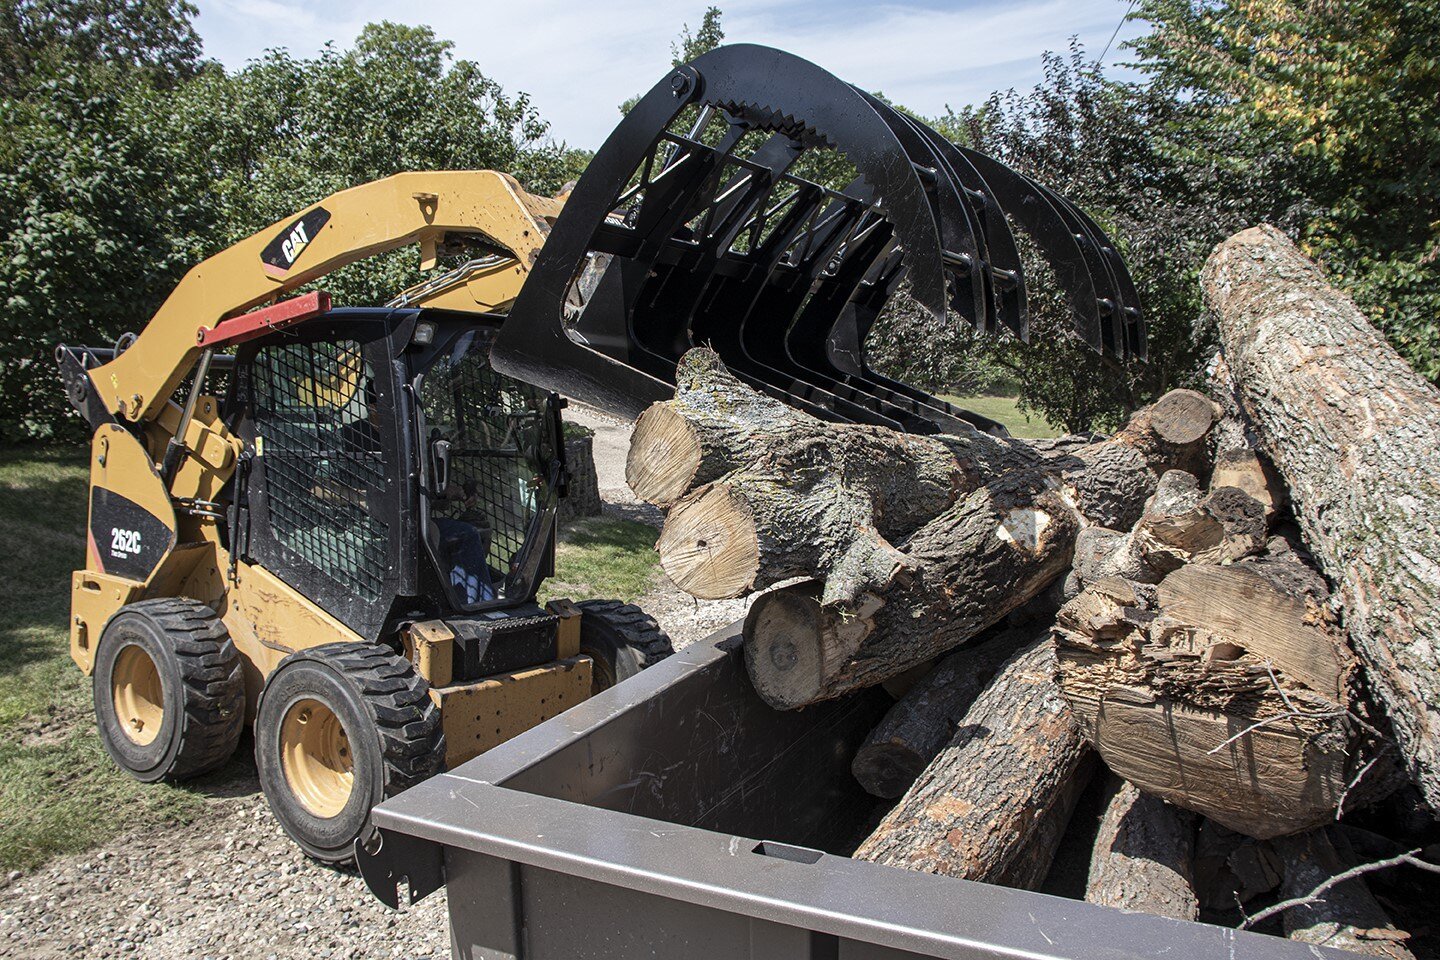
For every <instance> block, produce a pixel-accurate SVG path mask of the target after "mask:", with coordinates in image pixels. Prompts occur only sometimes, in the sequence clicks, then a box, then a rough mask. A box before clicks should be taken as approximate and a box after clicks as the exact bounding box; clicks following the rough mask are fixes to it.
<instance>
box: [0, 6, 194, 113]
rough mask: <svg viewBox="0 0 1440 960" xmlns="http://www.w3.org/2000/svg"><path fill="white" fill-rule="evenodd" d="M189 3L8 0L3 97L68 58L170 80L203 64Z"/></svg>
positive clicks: (0, 21)
mask: <svg viewBox="0 0 1440 960" xmlns="http://www.w3.org/2000/svg"><path fill="white" fill-rule="evenodd" d="M194 15H195V7H194V6H192V5H191V4H190V3H188V2H186V0H12V2H10V3H7V4H6V5H5V7H4V8H3V9H0V96H14V95H15V94H17V93H19V92H21V91H22V90H23V89H24V88H25V87H26V86H27V85H28V83H29V82H30V81H32V80H37V81H40V82H43V78H44V77H45V76H47V75H49V74H50V73H51V72H53V71H54V70H55V69H56V68H58V67H61V66H62V65H63V64H64V63H65V62H66V61H69V62H70V63H75V64H93V63H107V64H113V65H117V66H125V67H131V68H136V69H142V70H145V71H147V72H148V73H149V74H150V75H151V77H152V79H156V80H159V81H162V82H164V81H170V80H174V79H177V78H181V77H186V76H189V75H191V74H193V73H195V72H196V71H197V70H198V69H199V68H200V37H199V36H198V35H197V34H196V33H195V28H194V26H193V25H192V24H191V22H190V18H191V17H193V16H194Z"/></svg>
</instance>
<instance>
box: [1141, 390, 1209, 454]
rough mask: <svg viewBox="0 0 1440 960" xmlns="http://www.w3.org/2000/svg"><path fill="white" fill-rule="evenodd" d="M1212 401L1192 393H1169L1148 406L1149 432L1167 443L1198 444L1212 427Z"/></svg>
mask: <svg viewBox="0 0 1440 960" xmlns="http://www.w3.org/2000/svg"><path fill="white" fill-rule="evenodd" d="M1218 416H1219V411H1218V410H1217V409H1216V407H1215V403H1214V401H1212V400H1211V399H1210V398H1209V397H1207V396H1205V395H1204V394H1203V393H1197V392H1196V391H1194V390H1171V391H1170V392H1169V393H1167V394H1165V396H1163V397H1161V398H1160V399H1159V400H1157V401H1155V404H1154V405H1153V406H1152V407H1150V429H1152V430H1154V431H1155V433H1156V434H1157V435H1158V436H1159V437H1160V438H1161V439H1162V440H1165V441H1166V442H1168V443H1173V444H1177V445H1184V444H1192V443H1198V442H1199V441H1200V440H1202V439H1204V437H1205V435H1206V434H1207V433H1209V432H1210V428H1211V427H1212V426H1214V425H1215V421H1216V419H1217V418H1218Z"/></svg>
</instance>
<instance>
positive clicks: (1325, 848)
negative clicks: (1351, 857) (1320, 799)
mask: <svg viewBox="0 0 1440 960" xmlns="http://www.w3.org/2000/svg"><path fill="white" fill-rule="evenodd" d="M1333 830H1334V828H1333V827H1331V828H1321V829H1317V830H1311V831H1310V832H1308V833H1302V834H1299V835H1297V836H1293V837H1282V838H1279V839H1277V840H1274V841H1272V843H1273V845H1274V847H1275V850H1276V852H1277V853H1278V854H1279V855H1280V859H1281V862H1282V863H1283V865H1284V866H1283V871H1284V878H1283V880H1282V881H1281V884H1280V897H1281V899H1282V900H1294V899H1303V898H1307V897H1308V896H1309V895H1310V893H1311V892H1312V891H1314V890H1316V889H1317V888H1318V887H1320V885H1321V884H1323V883H1325V882H1326V881H1327V880H1329V879H1330V878H1331V877H1333V876H1335V875H1336V874H1338V873H1341V872H1343V871H1344V870H1347V869H1349V868H1350V867H1352V866H1355V864H1353V863H1345V862H1344V861H1343V860H1342V858H1341V856H1340V854H1339V853H1338V852H1337V851H1336V846H1337V845H1342V844H1343V840H1340V839H1339V838H1337V837H1336V836H1335V834H1334V833H1333ZM1284 921H1285V936H1287V937H1289V938H1290V939H1291V940H1298V941H1300V942H1302V943H1313V944H1315V945H1316V946H1321V947H1333V948H1334V949H1336V950H1349V951H1351V952H1352V953H1364V954H1369V955H1370V956H1372V957H1389V958H1391V960H1415V955H1414V954H1413V953H1411V952H1410V950H1409V948H1408V947H1406V946H1405V941H1406V940H1408V939H1410V935H1409V934H1408V933H1405V932H1404V931H1402V930H1398V929H1396V927H1395V924H1394V923H1392V922H1391V920H1390V917H1389V915H1387V914H1386V913H1385V910H1384V908H1382V907H1381V906H1380V904H1379V903H1377V902H1376V901H1375V898H1374V897H1373V896H1371V894H1370V890H1369V888H1367V887H1366V886H1365V881H1364V880H1362V879H1360V878H1359V877H1356V878H1353V879H1350V880H1345V881H1342V882H1341V883H1338V884H1335V885H1334V886H1332V887H1330V888H1329V889H1327V890H1325V891H1324V893H1323V894H1321V895H1320V897H1319V898H1318V899H1317V900H1316V902H1314V903H1309V904H1305V905H1302V906H1294V907H1291V908H1290V909H1288V910H1286V911H1285V913H1284Z"/></svg>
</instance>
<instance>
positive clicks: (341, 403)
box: [251, 340, 389, 600]
mask: <svg viewBox="0 0 1440 960" xmlns="http://www.w3.org/2000/svg"><path fill="white" fill-rule="evenodd" d="M251 369H252V384H253V386H252V391H253V401H252V402H253V406H254V410H253V416H254V420H255V432H256V436H257V438H258V439H257V448H258V449H259V451H260V453H261V455H262V458H263V462H264V471H263V475H264V485H265V494H266V501H267V504H268V507H269V513H270V525H271V528H272V532H273V534H274V536H275V538H276V539H277V540H279V541H280V542H281V543H282V544H284V545H285V546H286V547H288V548H289V549H290V550H291V551H293V552H294V553H295V554H296V555H298V556H299V557H300V558H301V559H303V560H304V561H306V562H307V563H309V564H310V565H311V566H313V567H315V568H317V569H318V570H320V571H321V572H322V573H324V574H325V575H326V576H328V577H330V578H331V579H333V580H335V581H336V582H337V583H339V584H340V585H341V586H343V587H344V588H346V589H347V590H350V591H353V592H354V593H355V594H356V595H357V596H360V597H363V598H364V599H366V600H376V599H379V597H380V596H381V594H382V586H383V581H384V574H385V567H386V563H385V559H386V541H387V537H388V533H389V531H388V528H387V525H386V524H385V523H384V521H382V520H379V519H377V518H376V516H375V513H376V507H377V505H378V504H379V502H380V500H381V498H382V497H383V496H384V495H385V489H386V484H385V468H384V458H383V455H382V451H381V448H380V443H379V434H378V433H377V431H376V429H375V425H374V424H373V423H371V421H370V401H371V400H372V399H373V396H374V385H373V374H372V371H371V370H370V368H369V366H368V365H367V364H366V363H365V361H364V359H363V358H362V356H361V352H360V344H358V343H356V342H355V341H353V340H339V341H335V342H331V343H285V344H277V345H274V346H267V347H262V348H261V349H260V350H259V351H258V352H257V353H256V356H255V360H254V363H253V366H252V368H251Z"/></svg>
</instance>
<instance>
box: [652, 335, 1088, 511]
mask: <svg viewBox="0 0 1440 960" xmlns="http://www.w3.org/2000/svg"><path fill="white" fill-rule="evenodd" d="M675 376H676V386H675V396H674V397H673V398H671V399H670V400H666V401H662V402H660V403H655V404H652V405H651V406H650V407H648V408H647V409H646V410H645V411H644V413H642V414H641V415H640V418H639V419H638V420H637V421H636V422H635V430H634V432H633V433H632V434H631V437H630V450H629V453H628V454H627V456H626V460H625V479H626V482H627V483H629V484H630V489H631V490H633V491H634V492H635V495H636V496H637V497H639V498H640V499H642V500H645V501H647V502H649V503H653V504H655V505H656V506H659V507H671V506H674V505H675V504H676V503H678V502H679V501H680V500H681V499H682V498H683V497H684V496H685V495H686V494H688V493H691V492H693V491H696V490H699V489H701V488H703V487H705V486H706V485H707V484H711V483H714V482H715V481H717V480H720V479H721V478H723V477H725V476H726V475H727V474H730V473H734V472H736V471H743V472H746V473H749V474H755V475H760V476H775V477H777V478H779V479H781V480H783V481H785V482H788V483H793V484H799V483H802V482H804V481H805V480H806V479H807V478H808V477H809V476H811V475H819V476H822V477H823V476H826V475H840V474H843V475H844V477H845V480H846V482H847V483H848V484H849V485H850V486H852V487H855V488H856V489H857V490H863V491H864V492H865V493H867V494H869V495H870V496H871V497H872V498H873V499H874V500H875V509H876V511H877V513H878V514H879V515H880V516H881V517H882V522H881V523H880V526H882V527H888V528H890V529H899V530H904V529H905V528H907V527H908V528H910V529H913V528H914V527H916V526H919V524H920V523H923V522H924V521H925V520H928V519H930V518H931V517H933V516H935V515H936V514H937V513H939V512H940V511H941V510H943V509H944V508H945V507H947V506H949V505H950V504H951V503H954V502H955V500H956V498H957V497H958V496H959V494H960V493H962V492H966V491H969V490H973V489H975V487H977V486H979V485H980V484H981V483H983V482H984V480H986V479H988V478H990V477H992V476H996V475H999V474H1002V473H1006V472H1009V471H1011V470H1016V469H1022V468H1024V467H1026V466H1033V465H1035V464H1036V463H1038V462H1040V461H1041V460H1042V459H1044V458H1045V457H1046V456H1049V455H1051V454H1050V453H1049V452H1048V449H1047V451H1045V452H1041V451H1037V450H1035V449H1032V448H1031V447H1029V446H1027V445H1026V444H1024V443H1021V442H1018V441H1012V440H1005V439H1000V438H997V437H992V436H990V435H989V434H986V433H981V432H980V431H979V430H970V431H967V432H965V433H963V434H959V435H944V436H936V437H925V436H918V435H915V434H908V433H899V432H897V431H894V430H887V429H885V428H883V427H872V426H867V425H864V424H841V423H827V422H825V421H823V420H819V419H817V418H815V417H812V416H810V415H809V414H806V413H803V412H801V411H799V410H796V409H795V408H794V407H791V406H788V405H786V404H785V403H782V402H781V401H779V400H776V399H774V398H773V397H768V396H765V395H764V394H761V393H758V392H757V391H755V390H753V389H752V388H750V387H749V386H747V385H746V384H745V383H743V382H741V381H740V380H739V379H738V378H737V377H736V376H735V375H734V374H732V373H731V372H730V371H729V370H728V369H727V368H726V367H725V365H724V363H723V362H722V361H721V360H720V358H719V356H718V355H717V354H715V352H714V351H712V350H708V349H706V348H703V347H701V348H696V349H693V350H690V351H688V352H687V353H686V354H685V355H684V356H683V357H681V359H680V362H679V365H678V366H677V367H676V372H675ZM1061 452H1062V453H1063V450H1062V451H1061Z"/></svg>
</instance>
